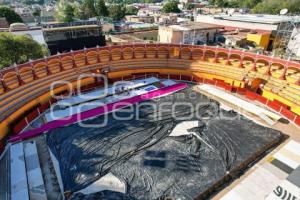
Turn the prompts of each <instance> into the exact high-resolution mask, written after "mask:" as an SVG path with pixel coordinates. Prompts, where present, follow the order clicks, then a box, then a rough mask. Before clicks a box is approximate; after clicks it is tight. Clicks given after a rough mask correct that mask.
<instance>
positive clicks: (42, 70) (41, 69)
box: [33, 62, 47, 78]
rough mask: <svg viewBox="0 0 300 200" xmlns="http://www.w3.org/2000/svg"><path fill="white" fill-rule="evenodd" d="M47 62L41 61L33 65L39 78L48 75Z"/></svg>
mask: <svg viewBox="0 0 300 200" xmlns="http://www.w3.org/2000/svg"><path fill="white" fill-rule="evenodd" d="M46 67H47V64H46V63H44V62H40V63H37V64H36V65H34V66H33V69H34V72H35V75H36V76H37V77H38V78H42V77H45V76H47V69H46Z"/></svg>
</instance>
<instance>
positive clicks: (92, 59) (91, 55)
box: [86, 51, 98, 64]
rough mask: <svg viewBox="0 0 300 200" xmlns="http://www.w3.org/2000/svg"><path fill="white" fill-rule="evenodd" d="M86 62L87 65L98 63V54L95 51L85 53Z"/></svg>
mask: <svg viewBox="0 0 300 200" xmlns="http://www.w3.org/2000/svg"><path fill="white" fill-rule="evenodd" d="M86 58H87V62H88V63H89V64H96V63H98V52H97V51H89V52H87V53H86Z"/></svg>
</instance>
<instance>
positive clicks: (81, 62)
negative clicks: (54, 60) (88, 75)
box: [74, 53, 86, 67]
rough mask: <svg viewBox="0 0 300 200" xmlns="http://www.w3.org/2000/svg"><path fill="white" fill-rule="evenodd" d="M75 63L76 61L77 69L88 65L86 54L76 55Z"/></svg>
mask: <svg viewBox="0 0 300 200" xmlns="http://www.w3.org/2000/svg"><path fill="white" fill-rule="evenodd" d="M74 61H75V64H76V67H82V66H84V65H86V63H85V55H84V53H78V54H76V55H75V56H74Z"/></svg>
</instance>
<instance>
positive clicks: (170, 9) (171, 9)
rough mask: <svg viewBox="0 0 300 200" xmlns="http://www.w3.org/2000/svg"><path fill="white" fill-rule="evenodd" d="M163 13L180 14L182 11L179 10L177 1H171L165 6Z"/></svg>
mask: <svg viewBox="0 0 300 200" xmlns="http://www.w3.org/2000/svg"><path fill="white" fill-rule="evenodd" d="M162 11H163V12H164V13H180V12H181V10H180V9H179V8H178V2H177V1H169V2H167V3H165V4H164V6H163V8H162Z"/></svg>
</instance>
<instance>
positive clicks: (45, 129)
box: [0, 44, 300, 200]
mask: <svg viewBox="0 0 300 200" xmlns="http://www.w3.org/2000/svg"><path fill="white" fill-rule="evenodd" d="M88 74H90V75H89V76H88ZM98 75H102V76H104V77H106V78H107V79H106V80H107V82H108V85H107V84H106V81H104V79H102V78H99V77H100V76H98ZM0 76H1V84H0V85H1V86H0V87H1V88H0V92H1V93H0V98H1V102H0V104H1V106H0V113H1V115H0V121H1V123H0V139H1V152H2V154H1V157H0V158H1V160H0V174H1V177H3V179H2V180H3V181H1V182H0V199H64V198H65V199H209V198H212V199H224V200H227V199H228V200H229V199H230V200H231V199H299V198H300V181H299V180H300V129H299V128H300V64H299V63H296V62H293V61H289V60H283V59H279V58H275V57H268V56H265V55H260V54H252V53H249V52H245V51H239V50H235V49H223V48H218V47H209V46H196V45H195V46H193V45H173V44H134V45H123V46H108V47H97V48H93V49H84V50H81V51H74V52H69V53H63V54H58V55H56V56H51V57H48V58H44V59H40V60H34V61H30V62H28V63H25V64H22V65H18V66H14V67H11V68H8V69H5V70H2V71H1V74H0ZM102 76H101V77H102ZM79 78H80V79H79ZM119 81H123V82H120V87H119V88H117V90H116V88H115V89H110V88H112V84H114V83H117V82H119ZM124 81H131V83H128V82H124ZM79 82H80V84H79ZM53 83H56V84H53ZM104 86H107V87H108V88H109V89H108V91H109V92H108V94H107V96H105V97H100V96H97V95H98V94H101V93H102V92H103V88H104ZM79 89H80V90H81V91H82V92H83V95H84V96H85V98H86V99H87V100H84V98H82V97H80V96H79V94H78V91H79ZM92 94H96V97H93V98H90V96H91V95H92ZM54 96H56V98H54ZM89 98H90V99H89ZM63 102H69V103H70V102H71V106H69V107H67V108H65V107H64V106H63V105H64V104H63ZM85 102H93V104H85V105H84V106H85V107H84V108H82V109H83V110H81V111H80V112H79V111H78V110H77V111H76V109H77V107H80V105H81V104H84V103H85ZM120 102H122V103H123V104H122V105H120V104H119V105H118V106H117V107H115V104H117V103H120ZM145 102H146V103H149V104H152V105H156V106H158V107H159V106H160V105H163V104H168V103H169V104H168V105H169V106H170V107H167V108H165V109H164V111H161V110H160V109H158V110H155V109H153V108H152V107H151V106H149V105H148V104H143V103H145ZM187 103H188V104H189V105H192V106H195V110H192V109H191V110H189V108H188V107H186V106H185V105H186V104H187ZM175 104H179V105H180V106H176V107H175V108H174V109H173V107H172V105H175ZM198 104H199V106H196V105H198ZM103 105H105V106H106V109H107V110H105V109H104V108H102V107H103ZM129 106H131V107H132V110H131V112H128V110H127V112H122V111H125V110H126V109H128V107H129ZM171 107H172V108H171ZM75 108H76V109H75ZM50 111H53V112H54V113H56V114H57V116H58V118H56V119H55V118H53V117H52V116H51V115H50V114H49V113H50ZM67 111H70V112H71V114H70V113H68V112H67ZM115 113H119V115H120V116H122V117H128V116H129V113H135V114H134V117H135V119H130V120H127V121H118V120H117V119H115V118H114V117H113V115H114V114H115ZM174 113H175V116H174ZM195 113H198V115H197V116H196V115H193V114H195ZM79 115H80V118H78V116H79ZM190 115H192V117H190V118H189V119H188V120H187V119H184V120H183V119H182V117H183V118H184V117H187V116H190ZM104 116H106V118H105V117H104ZM136 116H138V117H139V118H138V119H137V117H136ZM156 116H160V118H157V117H156ZM105 119H106V120H107V124H106V126H104V127H97V128H95V127H91V126H86V127H83V126H82V125H81V122H82V121H84V122H85V125H91V124H100V123H101V122H102V121H104V120H105Z"/></svg>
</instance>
